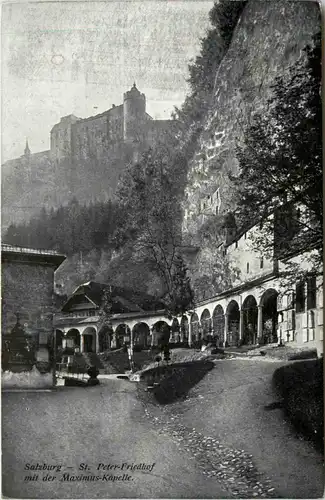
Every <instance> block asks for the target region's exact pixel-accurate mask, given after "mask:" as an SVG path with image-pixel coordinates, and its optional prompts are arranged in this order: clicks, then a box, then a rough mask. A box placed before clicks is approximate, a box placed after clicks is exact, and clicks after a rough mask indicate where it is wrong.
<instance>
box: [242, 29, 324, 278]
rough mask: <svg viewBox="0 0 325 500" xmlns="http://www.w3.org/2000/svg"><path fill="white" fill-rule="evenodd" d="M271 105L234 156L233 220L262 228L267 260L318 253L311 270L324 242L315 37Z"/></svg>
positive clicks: (258, 240) (292, 273)
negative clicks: (236, 173) (235, 207)
mask: <svg viewBox="0 0 325 500" xmlns="http://www.w3.org/2000/svg"><path fill="white" fill-rule="evenodd" d="M268 104H269V106H268V108H267V110H263V112H259V113H258V114H256V115H255V116H254V119H253V121H252V123H251V125H250V126H249V127H248V128H247V129H246V130H245V131H244V138H243V143H242V144H241V145H240V146H239V147H238V150H237V157H238V160H239V164H240V173H239V176H238V177H237V178H235V179H234V181H235V185H236V188H237V200H238V210H237V217H238V220H239V221H240V222H241V223H242V224H244V225H245V224H246V225H247V221H250V222H252V221H253V222H254V221H255V222H258V223H260V229H261V230H260V234H259V235H258V236H255V237H254V239H253V245H254V246H255V247H258V248H259V250H260V251H262V252H264V254H267V255H268V254H272V253H273V251H274V250H275V251H276V252H277V255H278V257H279V258H281V257H286V256H288V255H294V254H295V253H296V254H297V253H299V252H301V251H303V250H308V249H309V248H312V247H314V248H316V249H318V250H319V251H318V252H315V254H314V255H313V257H311V260H310V263H311V264H312V266H313V268H314V270H316V269H319V266H320V265H321V262H322V248H321V247H322V239H323V214H322V203H323V195H322V180H323V171H322V102H321V35H320V33H319V34H317V35H315V36H314V38H313V41H312V44H311V45H308V46H307V47H306V48H305V49H304V54H303V56H302V57H301V58H300V60H299V61H298V63H297V64H295V65H294V66H292V67H290V68H289V71H288V73H287V74H286V75H284V76H281V77H278V78H277V79H276V81H275V84H274V85H273V96H272V98H270V99H269V103H268ZM250 225H252V224H250ZM273 236H274V241H273ZM296 272H297V267H292V268H291V269H289V268H288V277H291V278H294V279H296V278H297V276H296Z"/></svg>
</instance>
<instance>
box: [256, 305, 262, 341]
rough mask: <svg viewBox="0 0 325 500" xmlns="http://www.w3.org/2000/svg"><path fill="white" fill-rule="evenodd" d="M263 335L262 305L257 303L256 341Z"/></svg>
mask: <svg viewBox="0 0 325 500" xmlns="http://www.w3.org/2000/svg"><path fill="white" fill-rule="evenodd" d="M262 335H263V306H262V305H259V306H258V308H257V341H258V340H259V339H260V338H261V337H262Z"/></svg>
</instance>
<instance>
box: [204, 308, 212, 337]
mask: <svg viewBox="0 0 325 500" xmlns="http://www.w3.org/2000/svg"><path fill="white" fill-rule="evenodd" d="M201 328H202V337H203V338H204V339H205V340H207V339H209V338H210V337H212V321H211V314H210V311H209V310H208V309H204V311H203V312H202V314H201Z"/></svg>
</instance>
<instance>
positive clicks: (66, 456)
mask: <svg viewBox="0 0 325 500" xmlns="http://www.w3.org/2000/svg"><path fill="white" fill-rule="evenodd" d="M37 463H38V464H54V465H60V466H61V471H59V472H51V473H50V475H51V476H55V479H54V480H53V481H43V477H44V476H45V475H46V473H43V472H41V473H40V472H37V473H36V474H37V475H38V476H39V477H38V480H37V481H28V482H26V481H25V480H24V479H25V477H26V476H27V475H29V476H33V475H34V473H33V472H30V471H26V470H24V469H25V468H26V464H30V465H31V464H37ZM81 463H83V464H87V467H88V469H87V470H83V471H80V470H78V469H79V467H80V464H81ZM100 463H102V464H104V465H108V464H112V465H119V466H121V464H123V463H126V464H127V465H132V464H136V465H141V464H143V463H144V464H148V465H150V464H153V463H155V466H154V468H153V469H152V471H148V470H138V469H135V470H134V471H132V472H130V469H123V470H121V469H117V470H113V471H112V470H111V471H107V470H106V471H105V470H100V471H98V465H99V464H100ZM107 472H108V474H107ZM125 472H126V473H127V475H128V476H131V479H130V480H129V479H122V480H118V481H116V482H112V480H110V479H109V476H111V475H112V474H113V475H117V476H120V477H121V476H122V477H123V474H124V473H125ZM64 474H70V476H68V477H71V476H79V477H80V476H96V475H99V476H100V478H104V479H100V480H96V481H95V482H94V481H90V482H89V481H85V480H76V481H70V480H62V479H63V477H64ZM65 477H67V476H65ZM105 477H106V479H105ZM2 493H3V496H6V497H11V498H23V499H27V498H209V497H210V498H223V497H224V496H225V491H224V490H223V489H222V487H221V485H220V483H218V482H217V481H215V480H214V479H213V478H210V479H207V478H206V477H205V476H204V475H203V474H202V472H201V471H200V469H199V467H198V466H197V464H196V463H195V462H193V461H192V460H191V459H190V457H188V455H187V454H186V453H185V451H184V450H180V449H179V447H178V446H177V444H176V443H175V441H174V439H173V438H172V437H163V436H161V435H159V434H157V433H156V432H155V429H153V428H152V425H151V423H150V422H149V421H148V420H147V419H146V417H145V415H144V411H143V407H142V405H141V404H140V403H139V401H138V400H137V398H136V384H132V383H130V382H129V381H125V380H117V379H115V380H114V379H113V378H111V379H109V378H108V379H105V380H102V381H101V385H100V386H96V387H92V388H88V389H85V388H65V387H62V388H59V389H58V390H56V391H53V392H19V393H8V392H7V393H4V394H3V395H2Z"/></svg>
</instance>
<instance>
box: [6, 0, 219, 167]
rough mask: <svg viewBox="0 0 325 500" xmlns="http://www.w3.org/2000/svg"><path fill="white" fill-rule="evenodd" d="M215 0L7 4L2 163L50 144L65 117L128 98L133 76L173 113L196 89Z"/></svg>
mask: <svg viewBox="0 0 325 500" xmlns="http://www.w3.org/2000/svg"><path fill="white" fill-rule="evenodd" d="M212 5H213V2H212V1H205V0H186V1H181V0H154V1H150V0H147V1H127V0H125V1H122V2H115V1H104V2H96V1H87V2H82V1H81V2H79V1H72V2H70V1H60V2H35V3H33V2H31V3H12V4H5V5H3V7H2V9H3V10H2V44H1V46H2V54H1V56H2V57H1V61H2V65H1V73H2V106H1V114H2V124H1V125H2V127H1V128H2V151H1V153H2V154H1V161H2V162H3V161H6V160H7V159H10V158H15V157H18V156H21V155H22V154H23V150H24V147H25V141H26V138H28V141H29V145H30V148H31V151H32V152H38V151H43V150H47V149H49V146H50V139H49V137H50V131H51V128H52V127H53V125H54V124H55V123H57V122H58V121H60V117H62V116H66V115H69V114H74V115H76V116H78V117H80V118H86V117H88V116H93V115H96V114H98V113H101V112H103V111H105V110H107V109H109V108H111V107H112V104H115V105H119V104H122V102H123V93H124V92H125V91H126V90H128V89H129V88H130V87H131V86H132V85H133V82H136V85H137V87H138V89H139V90H140V91H141V92H144V93H145V95H146V98H147V112H148V113H149V114H150V115H151V116H152V117H153V118H156V119H165V118H169V117H170V113H171V112H172V111H173V109H174V106H179V105H180V104H181V103H182V102H183V100H184V98H185V95H186V93H187V92H188V90H189V89H188V85H187V83H186V78H187V77H188V64H189V62H190V61H191V60H193V59H194V58H195V57H196V55H198V53H199V50H200V38H201V37H203V36H204V35H205V33H206V31H207V29H209V27H210V24H209V18H208V13H209V10H210V9H211V7H212Z"/></svg>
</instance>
